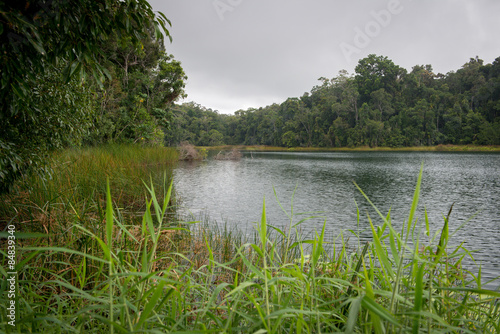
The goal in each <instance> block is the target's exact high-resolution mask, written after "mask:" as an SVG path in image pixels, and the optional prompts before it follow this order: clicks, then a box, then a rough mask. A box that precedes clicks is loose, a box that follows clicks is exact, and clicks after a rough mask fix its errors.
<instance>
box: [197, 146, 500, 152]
mask: <svg viewBox="0 0 500 334" xmlns="http://www.w3.org/2000/svg"><path fill="white" fill-rule="evenodd" d="M197 148H205V149H207V150H223V151H225V150H232V149H237V150H240V151H277V152H371V151H373V152H376V151H384V152H391V151H393V152H500V146H498V145H496V146H494V145H488V146H478V145H436V146H413V147H369V146H359V147H352V148H350V147H279V146H265V145H221V146H198V147H197Z"/></svg>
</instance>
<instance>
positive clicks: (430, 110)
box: [167, 55, 500, 147]
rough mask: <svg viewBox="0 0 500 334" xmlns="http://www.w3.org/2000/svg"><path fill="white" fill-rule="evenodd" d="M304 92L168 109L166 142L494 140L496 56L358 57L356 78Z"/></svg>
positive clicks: (499, 73)
mask: <svg viewBox="0 0 500 334" xmlns="http://www.w3.org/2000/svg"><path fill="white" fill-rule="evenodd" d="M319 81H320V83H319V84H318V85H317V86H315V87H313V88H312V90H311V92H310V93H305V94H304V95H303V96H301V97H300V98H288V99H287V100H286V101H284V102H283V103H281V104H273V105H270V106H267V107H265V108H259V109H248V110H238V111H236V112H235V113H234V115H219V114H218V113H217V112H214V111H212V110H210V109H206V108H203V107H201V106H197V105H194V104H183V105H181V106H175V108H173V109H172V110H173V118H172V133H170V134H167V142H168V143H169V144H170V145H176V144H178V143H179V142H180V141H183V140H188V141H190V142H193V143H196V144H197V145H210V141H209V140H208V136H207V134H208V133H210V131H211V130H217V131H218V132H220V133H221V134H222V135H223V137H224V143H225V144H232V145H270V146H283V147H291V146H301V147H311V146H313V147H356V146H371V147H377V146H389V147H405V146H431V145H439V144H460V145H469V144H473V145H500V140H499V135H498V134H499V133H500V128H499V124H500V113H499V110H500V58H498V59H496V60H495V61H494V62H493V63H492V64H486V65H484V64H483V61H482V60H480V59H478V58H475V59H471V60H470V61H469V62H468V63H466V64H464V66H462V68H461V69H459V70H457V71H456V72H450V73H447V74H446V75H443V74H435V73H434V72H433V70H432V66H431V65H425V66H421V65H417V66H414V67H413V69H412V71H411V72H409V73H407V71H406V70H404V69H402V68H400V67H399V66H397V65H395V64H394V63H393V62H392V61H391V60H389V59H388V58H387V57H382V56H376V55H369V56H368V57H366V58H364V59H361V60H360V61H359V64H358V66H357V67H356V73H355V75H354V76H351V75H349V74H348V73H347V72H346V71H340V72H339V74H338V76H337V77H334V78H332V79H327V78H320V79H319Z"/></svg>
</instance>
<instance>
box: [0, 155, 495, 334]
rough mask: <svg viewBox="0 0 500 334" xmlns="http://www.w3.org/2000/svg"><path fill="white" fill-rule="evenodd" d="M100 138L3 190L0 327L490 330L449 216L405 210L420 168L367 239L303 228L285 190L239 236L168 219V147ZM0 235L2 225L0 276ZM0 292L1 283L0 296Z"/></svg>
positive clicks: (488, 309) (488, 301) (491, 295)
mask: <svg viewBox="0 0 500 334" xmlns="http://www.w3.org/2000/svg"><path fill="white" fill-rule="evenodd" d="M102 150H103V151H101V149H92V150H88V151H85V150H83V151H69V152H63V153H61V155H59V156H57V157H56V158H55V160H54V177H53V178H52V179H50V180H45V181H40V180H37V179H34V178H35V176H32V177H31V178H26V179H25V180H24V181H23V182H24V183H22V184H20V185H19V188H18V189H17V190H16V192H14V194H12V195H11V196H10V197H9V198H7V199H5V200H4V199H2V200H4V204H3V209H2V211H1V212H2V214H3V215H4V216H7V215H12V214H14V216H12V218H16V219H15V220H14V221H12V220H9V221H7V222H6V224H7V225H8V226H10V225H12V226H14V228H15V229H16V231H18V232H21V231H22V232H24V233H25V234H17V239H16V240H15V242H16V246H17V249H16V253H15V262H16V266H15V268H14V271H15V272H16V273H17V275H16V276H15V277H16V280H15V286H16V312H17V313H16V317H15V326H10V325H9V319H10V318H8V315H9V312H10V311H9V310H8V307H7V306H8V304H7V303H0V329H1V330H2V331H5V332H33V333H40V332H45V333H73V332H75V333H81V332H89V333H108V332H112V333H114V332H116V333H131V332H135V333H166V332H177V333H179V332H184V333H185V332H200V333H201V332H203V333H220V332H227V333H265V332H269V333H308V332H312V333H319V332H329V333H330V332H344V333H362V332H364V333H372V332H375V333H407V332H411V333H419V332H423V333H425V332H456V333H477V332H484V333H494V332H499V331H500V303H499V302H498V300H499V298H500V293H499V292H495V291H490V290H486V289H483V288H482V286H481V277H480V274H479V275H477V274H474V273H472V272H469V271H467V270H466V269H465V268H463V267H462V265H461V264H462V262H463V261H464V259H466V258H467V257H470V256H471V254H470V253H469V252H468V251H467V250H466V249H464V248H463V247H457V248H454V249H448V247H447V244H448V240H449V236H450V234H451V233H450V231H449V229H448V218H449V217H447V218H445V219H444V221H443V222H442V229H441V230H440V231H439V232H438V233H437V234H436V235H429V227H428V226H429V225H430V224H429V222H428V220H427V217H418V218H419V219H417V217H416V216H415V212H416V207H417V205H418V200H419V193H420V184H421V174H420V176H419V178H418V180H417V182H416V189H415V194H414V200H413V203H412V206H411V207H410V208H408V211H409V215H408V219H407V224H406V225H405V226H403V228H402V229H401V230H398V231H396V230H394V228H393V227H392V224H391V218H390V215H385V214H382V213H380V214H379V216H378V217H374V219H373V220H371V219H370V222H371V224H372V225H371V227H372V237H373V238H372V242H370V243H367V244H359V243H358V242H352V241H351V243H348V242H347V241H345V240H347V235H343V234H342V232H341V231H339V236H338V237H337V239H336V240H327V239H326V238H325V234H324V228H323V230H321V231H317V234H316V236H315V238H314V239H313V240H302V239H301V236H300V234H299V233H298V230H297V229H298V228H300V224H301V223H302V222H304V221H305V220H304V219H303V217H304V216H303V215H298V214H292V212H293V210H292V209H293V204H292V207H291V208H289V209H287V210H284V213H283V214H286V215H287V216H288V218H289V225H288V226H286V227H279V228H278V227H272V226H270V225H268V223H267V216H266V210H265V208H266V205H265V202H264V203H263V206H262V207H261V208H256V209H255V220H256V221H257V222H256V223H255V227H256V233H255V237H254V238H253V239H251V240H246V239H244V238H243V236H242V235H241V234H239V233H238V232H237V231H233V230H228V229H224V228H217V227H214V226H213V225H211V224H208V223H205V224H203V223H198V224H191V223H178V222H176V221H174V220H173V218H172V217H171V215H169V212H173V211H174V209H173V208H172V204H173V203H175V202H174V201H173V199H172V194H173V190H172V186H171V180H170V177H169V173H168V172H167V174H166V177H165V173H163V172H161V171H160V170H165V169H167V170H169V168H165V166H167V167H168V166H170V164H169V163H167V164H166V165H164V163H165V161H171V160H173V159H174V157H175V153H173V152H170V151H169V150H164V149H159V150H160V151H156V149H151V150H152V151H150V152H149V153H148V152H146V151H142V150H137V149H136V148H134V147H132V148H131V147H118V148H116V147H112V148H109V147H108V148H105V149H102ZM99 152H101V153H102V155H101V153H99ZM141 154H143V156H142V158H141ZM90 157H92V158H90ZM87 159H88V161H87ZM85 161H87V163H85ZM120 161H121V162H120ZM158 166H161V168H158ZM158 169H160V170H158ZM87 173H89V175H87ZM149 175H152V177H151V178H150V177H149ZM108 178H109V180H110V181H109V183H108V182H107V179H108ZM142 180H145V181H146V185H145V184H144V183H143V182H142ZM37 182H38V183H40V184H42V185H43V186H42V185H37ZM360 191H362V190H361V189H360ZM366 200H367V201H369V199H368V198H366ZM7 201H10V202H8V203H7ZM12 208H14V209H12ZM138 213H140V215H139V214H138ZM39 214H43V215H45V216H44V218H43V219H39V218H38V215H39ZM358 217H359V213H358ZM47 219H48V221H49V222H50V226H51V227H50V228H46V226H47V223H46V222H47ZM358 220H359V218H358ZM44 222H45V223H44ZM44 224H45V225H44ZM56 227H57V228H56ZM8 230H9V229H7V231H8ZM32 232H41V233H43V234H44V235H43V236H39V235H35V234H33V233H32ZM30 233H31V234H30ZM349 234H350V232H349ZM350 235H351V234H350ZM3 236H4V237H6V236H8V233H6V232H4V233H3ZM351 240H352V238H351ZM334 245H337V246H334ZM6 249H7V240H6V239H5V238H4V239H2V240H1V245H0V250H1V252H2V255H3V257H2V268H3V269H2V271H1V272H0V274H1V275H2V276H3V278H4V279H3V282H7V281H6V280H5V278H9V274H8V270H6V269H5V268H7V264H8V254H7V252H6ZM8 292H9V288H8V285H7V284H6V283H4V284H2V286H1V291H0V293H1V294H2V300H8V297H6V296H7V295H8Z"/></svg>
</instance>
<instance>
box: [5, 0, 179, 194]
mask: <svg viewBox="0 0 500 334" xmlns="http://www.w3.org/2000/svg"><path fill="white" fill-rule="evenodd" d="M169 26H170V21H168V19H167V18H166V17H165V15H164V14H162V13H159V12H154V11H153V9H152V7H151V5H150V4H149V3H148V2H147V1H145V0H134V1H127V2H119V1H113V0H107V1H103V2H95V1H93V0H81V1H76V2H73V1H62V0H60V1H47V2H45V1H35V2H24V1H17V2H13V1H11V2H7V3H2V2H0V42H1V43H0V54H1V55H2V57H0V67H1V68H2V71H0V85H1V90H0V100H1V102H2V103H1V104H0V129H2V130H1V131H0V193H2V192H7V191H9V189H10V188H11V187H12V185H13V183H14V181H15V180H16V179H17V178H19V177H20V176H21V175H22V174H23V173H24V172H26V171H28V170H32V171H35V172H40V176H42V177H45V176H46V175H47V173H45V172H44V171H47V168H46V163H47V161H48V158H49V157H50V156H51V153H52V152H53V151H54V150H57V149H60V148H66V147H78V146H97V145H100V144H104V143H108V142H113V143H142V144H145V145H158V144H160V145H163V143H164V130H165V129H168V127H169V119H170V118H171V115H170V110H169V108H168V107H169V105H170V104H171V103H172V102H173V101H175V100H176V99H177V98H180V97H182V96H184V85H185V80H186V78H187V77H186V75H185V73H184V70H183V69H182V67H181V64H180V62H179V61H177V60H175V59H174V58H173V56H172V55H170V54H168V53H167V52H166V49H165V44H164V37H168V39H170V40H171V36H170V33H169V31H168V29H167V27H169ZM44 175H45V176H44Z"/></svg>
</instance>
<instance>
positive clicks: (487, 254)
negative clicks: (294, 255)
mask: <svg viewBox="0 0 500 334" xmlns="http://www.w3.org/2000/svg"><path fill="white" fill-rule="evenodd" d="M422 162H424V171H423V179H422V187H421V196H420V202H419V207H418V215H417V217H418V218H419V221H421V222H423V221H424V220H423V217H424V208H426V209H427V212H428V217H429V222H430V229H431V233H434V232H436V231H439V230H440V229H441V228H442V227H443V224H444V219H443V216H446V215H447V214H448V211H449V209H450V207H451V205H452V204H453V203H454V206H453V210H452V213H451V215H450V233H453V232H455V231H456V229H457V228H458V227H460V226H461V225H462V224H464V223H465V222H467V221H468V222H467V224H466V225H465V227H464V228H462V229H461V230H459V231H458V232H456V234H455V235H454V236H453V238H452V239H451V241H450V243H451V244H452V245H458V244H460V243H462V242H464V247H465V248H467V249H468V250H470V251H473V250H475V251H477V252H476V253H474V258H475V259H476V261H477V262H478V263H481V264H482V272H483V276H484V277H485V278H493V277H496V276H499V275H500V205H499V199H500V154H495V153H455V152H443V153H437V152H349V153H344V152H327V153H309V152H307V153H306V152H253V153H244V156H243V158H242V159H241V160H239V161H217V160H208V161H204V162H197V163H188V162H186V163H181V164H179V166H178V167H177V168H176V170H175V173H174V184H175V189H176V192H177V194H178V196H180V198H181V201H182V207H181V212H183V213H184V214H187V213H189V214H191V215H193V216H194V218H195V219H199V218H200V217H202V216H208V217H209V218H210V220H211V221H216V222H219V223H225V224H228V225H230V226H234V227H237V228H238V229H240V230H242V231H243V232H247V233H250V232H251V231H252V229H253V228H254V227H253V226H254V225H253V222H256V221H260V217H261V212H262V203H263V199H264V198H265V201H266V211H267V217H268V220H269V223H270V224H272V225H275V226H285V225H288V222H289V220H288V218H287V216H286V214H285V213H284V212H283V211H282V210H281V208H280V206H279V205H278V202H277V200H276V197H275V192H276V195H277V197H278V199H279V200H280V202H281V204H282V205H283V207H284V208H285V209H286V210H287V211H288V213H290V210H291V200H292V196H293V194H294V191H295V195H294V197H293V210H294V213H300V212H318V211H320V212H321V213H319V214H316V215H321V216H322V217H323V218H315V219H311V220H308V221H307V222H305V223H304V224H302V233H303V234H304V235H311V234H312V233H314V231H315V230H321V228H322V226H323V223H324V221H325V220H326V230H327V233H328V236H329V238H330V240H332V239H331V238H334V237H335V236H337V235H338V234H339V233H340V231H344V235H345V236H348V235H349V232H345V231H348V230H358V226H357V219H356V217H357V212H356V204H357V205H358V207H359V210H360V214H361V218H360V224H359V229H360V230H361V233H360V234H361V236H362V239H364V238H367V239H369V238H370V235H371V232H370V231H369V223H368V218H367V215H369V216H370V217H371V218H372V220H373V222H374V224H375V225H381V224H382V220H381V219H380V218H379V217H378V216H377V214H376V212H375V211H374V210H373V209H372V208H371V206H370V205H369V204H368V202H367V201H366V199H364V197H363V196H362V195H361V193H360V192H359V190H357V188H356V186H355V185H354V182H356V183H357V184H358V185H359V187H360V188H361V189H362V190H363V191H364V192H365V193H366V194H367V195H368V197H369V198H370V199H371V200H372V202H373V203H374V204H375V205H376V206H377V207H378V209H379V210H380V211H381V212H382V213H383V214H386V213H387V212H388V211H389V209H390V210H391V217H392V223H393V226H394V227H395V228H396V229H397V230H399V229H400V228H401V226H402V223H403V222H404V221H405V220H407V217H408V213H409V210H410V207H411V202H412V198H413V192H414V189H415V185H416V182H417V177H418V173H419V170H420V166H421V163H422ZM307 216H310V215H299V216H297V217H296V218H295V222H298V221H299V220H300V219H302V218H305V217H307ZM424 226H425V225H424ZM351 235H352V234H351ZM424 238H427V237H425V236H422V239H423V240H425V239H424ZM438 238H439V236H438ZM496 285H498V283H495V286H496ZM490 287H491V286H490Z"/></svg>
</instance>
